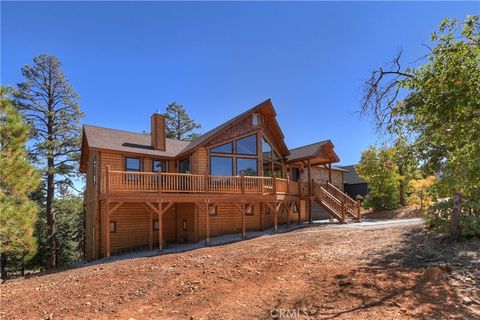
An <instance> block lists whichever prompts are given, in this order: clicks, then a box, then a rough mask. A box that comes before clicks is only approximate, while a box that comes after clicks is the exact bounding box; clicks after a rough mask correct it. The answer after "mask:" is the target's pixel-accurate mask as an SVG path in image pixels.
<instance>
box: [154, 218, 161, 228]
mask: <svg viewBox="0 0 480 320" xmlns="http://www.w3.org/2000/svg"><path fill="white" fill-rule="evenodd" d="M159 228H160V226H159V223H158V220H153V230H158V229H159Z"/></svg>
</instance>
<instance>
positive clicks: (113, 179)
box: [100, 167, 306, 197]
mask: <svg viewBox="0 0 480 320" xmlns="http://www.w3.org/2000/svg"><path fill="white" fill-rule="evenodd" d="M102 176H103V177H104V178H103V179H101V182H102V183H101V187H100V192H101V194H104V195H108V194H128V195H129V196H135V195H139V194H156V195H157V196H158V194H165V196H167V195H168V194H215V195H220V194H226V195H257V196H269V195H273V196H275V195H279V196H295V197H299V196H301V195H302V190H305V189H306V188H304V187H301V186H300V183H299V182H296V181H290V180H287V179H281V178H276V177H258V176H243V175H242V176H212V175H206V174H204V175H202V174H185V173H162V172H160V173H154V172H127V171H112V170H110V169H109V168H108V167H107V170H105V171H104V172H103V173H102ZM305 195H306V194H305Z"/></svg>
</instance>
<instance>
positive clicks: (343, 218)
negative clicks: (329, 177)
mask: <svg viewBox="0 0 480 320" xmlns="http://www.w3.org/2000/svg"><path fill="white" fill-rule="evenodd" d="M341 204H342V206H341V207H340V213H341V215H342V223H345V201H343V200H342V202H341Z"/></svg>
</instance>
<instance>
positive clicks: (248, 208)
mask: <svg viewBox="0 0 480 320" xmlns="http://www.w3.org/2000/svg"><path fill="white" fill-rule="evenodd" d="M253 207H254V205H253V204H252V205H251V206H248V207H247V212H245V214H247V215H250V216H253V212H254V210H253Z"/></svg>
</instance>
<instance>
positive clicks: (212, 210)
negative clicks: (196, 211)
mask: <svg viewBox="0 0 480 320" xmlns="http://www.w3.org/2000/svg"><path fill="white" fill-rule="evenodd" d="M217 214H218V210H217V206H209V207H208V215H210V216H216V215H217Z"/></svg>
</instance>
